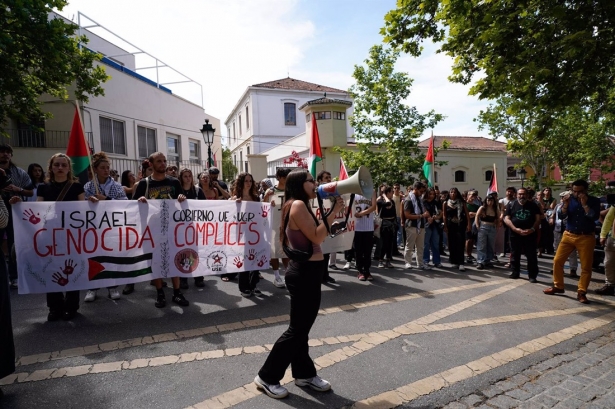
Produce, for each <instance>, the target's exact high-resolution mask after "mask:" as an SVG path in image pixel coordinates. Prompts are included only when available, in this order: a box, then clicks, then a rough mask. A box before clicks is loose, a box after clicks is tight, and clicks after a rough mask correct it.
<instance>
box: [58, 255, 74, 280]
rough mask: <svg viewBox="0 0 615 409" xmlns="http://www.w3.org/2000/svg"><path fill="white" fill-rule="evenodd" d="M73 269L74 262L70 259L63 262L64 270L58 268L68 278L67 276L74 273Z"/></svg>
mask: <svg viewBox="0 0 615 409" xmlns="http://www.w3.org/2000/svg"><path fill="white" fill-rule="evenodd" d="M75 267H76V266H75V262H74V261H73V260H71V259H68V260H64V268H62V267H60V270H62V272H63V273H64V274H66V276H67V277H68V276H69V275H71V274H73V271H75Z"/></svg>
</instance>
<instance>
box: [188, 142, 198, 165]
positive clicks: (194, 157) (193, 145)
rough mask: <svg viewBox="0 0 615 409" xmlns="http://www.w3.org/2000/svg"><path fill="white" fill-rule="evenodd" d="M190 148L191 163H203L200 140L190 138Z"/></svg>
mask: <svg viewBox="0 0 615 409" xmlns="http://www.w3.org/2000/svg"><path fill="white" fill-rule="evenodd" d="M188 149H189V151H190V163H194V164H196V165H198V164H200V163H201V155H200V152H199V142H198V141H193V140H190V141H188Z"/></svg>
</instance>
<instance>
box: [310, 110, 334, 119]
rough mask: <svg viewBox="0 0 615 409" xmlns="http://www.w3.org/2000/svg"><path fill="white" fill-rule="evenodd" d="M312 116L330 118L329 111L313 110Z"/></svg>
mask: <svg viewBox="0 0 615 409" xmlns="http://www.w3.org/2000/svg"><path fill="white" fill-rule="evenodd" d="M314 118H316V119H331V111H324V112H314Z"/></svg>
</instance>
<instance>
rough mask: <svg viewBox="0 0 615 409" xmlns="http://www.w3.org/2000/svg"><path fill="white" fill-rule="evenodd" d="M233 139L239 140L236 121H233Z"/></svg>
mask: <svg viewBox="0 0 615 409" xmlns="http://www.w3.org/2000/svg"><path fill="white" fill-rule="evenodd" d="M233 140H234V141H235V142H237V134H236V133H235V122H233Z"/></svg>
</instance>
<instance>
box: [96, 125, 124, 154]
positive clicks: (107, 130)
mask: <svg viewBox="0 0 615 409" xmlns="http://www.w3.org/2000/svg"><path fill="white" fill-rule="evenodd" d="M100 148H101V150H102V151H103V152H107V153H117V154H119V155H126V134H125V132H124V122H122V121H116V120H115V119H111V118H105V117H102V116H101V117H100Z"/></svg>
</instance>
